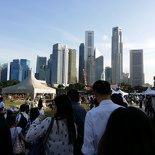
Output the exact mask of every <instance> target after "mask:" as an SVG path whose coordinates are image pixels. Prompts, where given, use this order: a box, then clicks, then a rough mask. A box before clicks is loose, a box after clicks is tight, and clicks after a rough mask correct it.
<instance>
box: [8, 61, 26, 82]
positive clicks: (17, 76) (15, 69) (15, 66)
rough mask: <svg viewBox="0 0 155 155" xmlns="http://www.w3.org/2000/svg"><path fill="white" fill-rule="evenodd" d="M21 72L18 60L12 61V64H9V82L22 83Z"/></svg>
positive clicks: (21, 68)
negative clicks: (17, 81) (16, 81)
mask: <svg viewBox="0 0 155 155" xmlns="http://www.w3.org/2000/svg"><path fill="white" fill-rule="evenodd" d="M22 71H23V67H22V66H21V64H20V60H19V59H14V60H13V62H10V80H19V81H22Z"/></svg>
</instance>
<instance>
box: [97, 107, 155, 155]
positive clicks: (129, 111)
mask: <svg viewBox="0 0 155 155" xmlns="http://www.w3.org/2000/svg"><path fill="white" fill-rule="evenodd" d="M98 154H99V155H116V154H119V155H154V154H155V130H154V127H153V124H152V122H151V120H150V118H148V117H147V115H146V114H145V113H144V112H143V111H142V110H140V109H138V108H136V107H127V108H118V109H116V110H115V111H113V113H112V114H111V115H110V117H109V120H108V123H107V127H106V130H105V132H104V134H103V136H102V138H101V140H100V142H99V147H98Z"/></svg>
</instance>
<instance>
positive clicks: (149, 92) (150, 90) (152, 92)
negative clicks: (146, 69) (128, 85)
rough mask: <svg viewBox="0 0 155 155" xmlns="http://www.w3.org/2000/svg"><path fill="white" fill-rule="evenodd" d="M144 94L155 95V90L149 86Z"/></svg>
mask: <svg viewBox="0 0 155 155" xmlns="http://www.w3.org/2000/svg"><path fill="white" fill-rule="evenodd" d="M144 95H155V91H154V90H152V89H151V88H150V87H148V88H147V90H146V91H145V92H144Z"/></svg>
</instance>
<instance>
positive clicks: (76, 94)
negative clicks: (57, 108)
mask: <svg viewBox="0 0 155 155" xmlns="http://www.w3.org/2000/svg"><path fill="white" fill-rule="evenodd" d="M67 95H68V96H69V97H70V99H71V101H72V102H79V97H80V96H79V92H78V91H77V90H75V89H71V90H69V91H68V92H67Z"/></svg>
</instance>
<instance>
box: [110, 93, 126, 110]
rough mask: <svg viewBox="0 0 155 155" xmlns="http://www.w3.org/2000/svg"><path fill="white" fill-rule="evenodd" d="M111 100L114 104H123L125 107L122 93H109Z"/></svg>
mask: <svg viewBox="0 0 155 155" xmlns="http://www.w3.org/2000/svg"><path fill="white" fill-rule="evenodd" d="M111 100H112V101H113V102H114V103H115V104H118V105H121V106H124V107H127V106H128V105H127V103H125V102H124V101H123V98H122V94H112V95H111Z"/></svg>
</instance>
